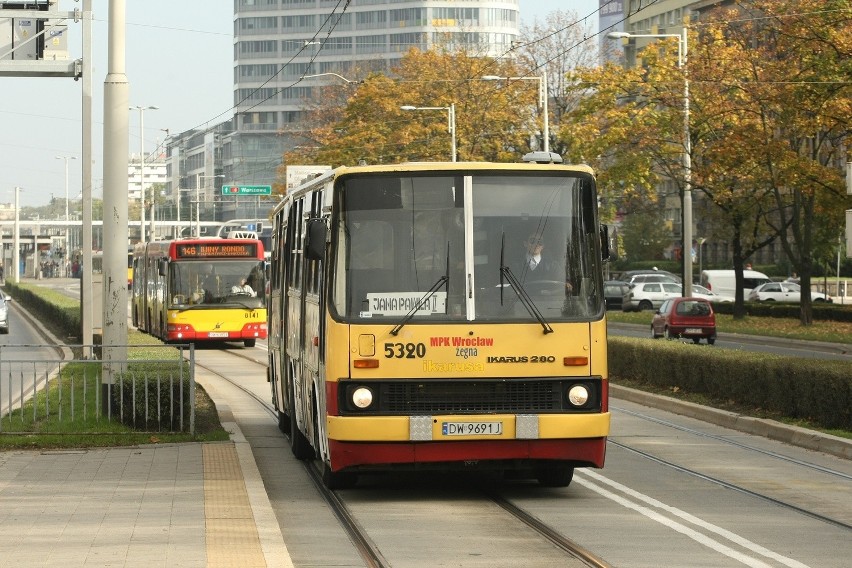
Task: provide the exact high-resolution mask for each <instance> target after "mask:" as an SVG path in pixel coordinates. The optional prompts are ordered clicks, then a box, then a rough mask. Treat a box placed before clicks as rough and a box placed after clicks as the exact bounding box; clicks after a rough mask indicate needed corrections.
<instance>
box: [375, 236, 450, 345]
mask: <svg viewBox="0 0 852 568" xmlns="http://www.w3.org/2000/svg"><path fill="white" fill-rule="evenodd" d="M441 286H446V287H447V295H449V291H450V290H449V287H450V242H449V241H447V268H446V271H445V272H444V275H443V276H441V277H440V278H438V281H437V282H435V283H434V284H432V287H431V288H429V290H428V291H427V292H426V293H425V294H423V297H422V298H420V299H419V300H417V303H416V304H414V307H413V308H411V310H409V312H408V313H407V314H405V317H403V318H402V321H401V322H399V323H398V324H396V326H394V328H393V329H392V330H391V331H390V334H391V335H393V336H396V335H397V334H398V333H399V332H400V330H402V328H403V327H405V324H407V323H408V322H410V321H411V318H413V317H414V314H416V313H417V311H418V310H419V309H420V308H422V307H423V306H424V305H425V304H426V302H428V301H429V298H431V297H432V296H434V295H435V292H437V291H438V290H439V289H440V288H441Z"/></svg>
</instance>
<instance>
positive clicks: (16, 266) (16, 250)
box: [12, 187, 21, 284]
mask: <svg viewBox="0 0 852 568" xmlns="http://www.w3.org/2000/svg"><path fill="white" fill-rule="evenodd" d="M12 270H13V272H12V274H13V282H15V284H17V283H18V282H20V281H21V188H20V187H15V234H14V235H12Z"/></svg>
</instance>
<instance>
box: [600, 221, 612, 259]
mask: <svg viewBox="0 0 852 568" xmlns="http://www.w3.org/2000/svg"><path fill="white" fill-rule="evenodd" d="M609 257H610V249H609V227H608V226H606V225H601V260H609Z"/></svg>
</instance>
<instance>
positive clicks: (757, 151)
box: [690, 0, 852, 325]
mask: <svg viewBox="0 0 852 568" xmlns="http://www.w3.org/2000/svg"><path fill="white" fill-rule="evenodd" d="M850 8H852V5H850V2H849V1H848V0H838V1H829V2H825V1H821V0H795V1H794V0H771V1H770V0H741V1H740V2H738V5H737V6H736V7H735V8H733V9H729V10H720V11H717V12H715V13H714V14H712V17H711V18H710V19H708V21H707V25H706V27H704V28H702V29H701V33H700V34H699V36H698V40H699V41H698V43H697V45H698V48H697V50H696V51H695V52H694V53H693V55H692V63H693V64H692V65H691V66H690V72H692V73H694V76H695V77H696V78H698V79H700V80H701V82H702V86H703V89H702V94H703V95H704V96H703V98H702V99H700V101H701V102H702V103H703V104H704V105H705V108H704V109H703V110H704V112H703V115H704V116H705V117H708V122H707V124H706V127H705V128H704V129H703V130H704V136H703V139H704V140H705V141H708V144H707V146H706V147H705V148H702V149H700V150H701V151H700V154H701V155H702V157H703V158H704V162H705V166H706V168H705V169H704V175H705V179H709V178H710V177H712V176H713V171H714V170H715V171H716V172H718V171H720V170H722V171H724V172H725V175H728V176H729V177H730V176H731V172H733V173H734V174H735V175H738V176H739V177H740V178H741V179H743V178H745V179H747V181H748V185H750V189H751V192H752V195H754V194H757V195H761V196H763V195H766V196H768V197H769V198H770V199H769V200H768V202H767V200H761V204H762V205H763V206H764V210H763V215H764V216H763V221H764V222H765V224H766V226H767V227H768V228H769V230H771V231H772V232H773V233H774V234H775V235H777V237H778V240H779V242H780V243H781V245H782V247H783V249H784V252H785V254H786V256H787V258H788V259H789V261H790V264H791V265H792V267H793V269H794V270H795V271H796V272H797V273H798V274H799V276H800V278H801V285H802V302H801V322H802V324H803V325H808V324H810V323H811V322H812V310H811V299H810V281H811V276H812V275H813V271H814V268H815V266H816V259H817V258H818V254H817V253H818V251H819V250H820V249H821V248H825V247H826V246H827V245H829V243H830V244H833V243H834V242H835V240H836V238H837V235H838V234H839V232H840V227H841V223H842V214H843V210H844V209H845V208H846V207H848V199H846V198H845V196H844V195H843V193H844V192H843V179H842V175H843V170H842V164H843V162H844V161H845V159H844V158H845V146H846V140H847V137H848V134H849V127H850V122H849V120H850V119H849V117H850V116H852V114H851V113H850V110H852V86H851V85H850V83H849V77H850V76H852V63H851V62H852V57H850V55H852V37H850V36H852V11H850ZM711 119H712V120H711ZM720 123H723V124H724V126H725V128H718V126H719V125H720ZM711 138H715V139H716V141H715V142H714V143H709V142H710V140H711ZM732 162H735V163H732ZM728 164H730V166H731V167H730V168H724V167H723V168H720V167H719V166H720V165H723V166H727V165H728ZM717 175H718V174H717ZM750 197H751V196H740V197H738V198H737V199H736V201H737V202H739V203H740V204H743V203H745V202H748V200H749V198H750ZM844 200H845V201H846V205H844ZM714 201H715V202H716V203H717V204H719V205H720V206H723V205H724V204H725V202H726V200H724V199H722V198H720V195H719V194H716V196H715V199H714ZM767 205H768V206H767ZM829 246H830V245H829Z"/></svg>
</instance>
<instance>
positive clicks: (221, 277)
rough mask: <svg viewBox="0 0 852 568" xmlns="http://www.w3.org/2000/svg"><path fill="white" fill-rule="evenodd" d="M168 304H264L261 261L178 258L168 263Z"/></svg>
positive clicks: (264, 292)
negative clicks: (169, 295) (180, 259)
mask: <svg viewBox="0 0 852 568" xmlns="http://www.w3.org/2000/svg"><path fill="white" fill-rule="evenodd" d="M169 278H170V286H169V290H170V293H171V298H169V303H170V304H171V305H172V306H181V307H183V306H188V305H190V306H191V305H197V304H216V305H220V306H221V304H230V303H234V304H242V305H245V306H246V307H250V308H260V307H264V306H265V305H266V277H265V274H264V263H263V262H260V261H258V260H216V261H210V260H205V261H203V262H201V261H181V262H172V263H170V265H169Z"/></svg>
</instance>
